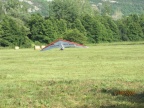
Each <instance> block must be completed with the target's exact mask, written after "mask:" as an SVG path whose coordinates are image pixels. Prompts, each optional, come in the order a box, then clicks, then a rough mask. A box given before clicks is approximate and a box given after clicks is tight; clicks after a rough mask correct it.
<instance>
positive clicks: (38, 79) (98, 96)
mask: <svg viewBox="0 0 144 108" xmlns="http://www.w3.org/2000/svg"><path fill="white" fill-rule="evenodd" d="M0 108H144V42H143V43H141V44H135V45H132V44H128V45H127V44H106V45H104V44H99V45H93V46H89V48H87V49H79V48H68V49H65V50H64V51H59V50H58V49H54V50H50V51H45V52H40V51H35V50H33V49H20V50H14V49H0Z"/></svg>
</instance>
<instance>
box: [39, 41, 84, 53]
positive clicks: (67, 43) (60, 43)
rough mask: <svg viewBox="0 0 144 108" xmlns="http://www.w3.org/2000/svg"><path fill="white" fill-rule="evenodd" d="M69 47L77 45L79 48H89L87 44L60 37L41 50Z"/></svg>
mask: <svg viewBox="0 0 144 108" xmlns="http://www.w3.org/2000/svg"><path fill="white" fill-rule="evenodd" d="M67 47H77V48H87V46H84V45H81V44H78V43H75V42H70V41H67V40H63V39H58V40H56V41H54V42H52V43H50V44H49V45H47V46H46V47H44V48H43V49H42V50H41V51H46V50H50V49H53V48H60V49H62V50H63V49H64V48H67Z"/></svg>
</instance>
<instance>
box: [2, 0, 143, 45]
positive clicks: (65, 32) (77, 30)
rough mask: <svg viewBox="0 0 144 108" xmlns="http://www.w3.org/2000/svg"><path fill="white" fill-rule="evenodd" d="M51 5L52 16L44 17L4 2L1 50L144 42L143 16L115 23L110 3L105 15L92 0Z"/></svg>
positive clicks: (59, 0)
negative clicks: (58, 44)
mask: <svg viewBox="0 0 144 108" xmlns="http://www.w3.org/2000/svg"><path fill="white" fill-rule="evenodd" d="M37 2H41V1H40V0H37ZM42 2H43V1H42ZM47 3H49V5H48V6H49V7H48V8H49V10H47V11H48V15H47V16H42V15H41V14H38V13H33V14H32V13H31V14H30V13H28V12H27V10H28V7H27V5H26V4H25V3H24V2H19V1H18V0H10V1H5V2H4V1H1V2H0V8H1V10H0V46H2V47H7V46H8V47H13V46H15V45H18V46H21V47H31V44H32V43H35V44H38V43H40V44H48V43H51V42H52V41H54V40H56V39H58V38H65V39H69V40H71V41H76V42H79V43H102V42H117V41H141V40H144V15H143V14H142V15H136V14H132V15H129V16H127V17H122V18H121V19H119V18H117V20H116V19H115V20H114V19H113V18H112V17H111V14H112V12H111V9H110V7H109V6H110V4H109V3H108V4H107V2H105V7H104V8H101V9H102V10H101V12H103V13H98V12H97V10H96V8H94V7H93V8H92V7H91V4H90V3H89V1H88V0H77V1H75V0H53V1H51V2H47ZM46 5H47V4H46ZM73 35H74V36H73Z"/></svg>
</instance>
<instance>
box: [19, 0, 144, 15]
mask: <svg viewBox="0 0 144 108" xmlns="http://www.w3.org/2000/svg"><path fill="white" fill-rule="evenodd" d="M19 1H21V2H25V3H27V4H28V7H29V10H28V11H29V12H38V13H40V14H42V15H44V16H48V15H49V12H48V10H49V6H48V4H49V2H50V1H52V0H19ZM90 3H91V4H92V6H93V5H94V6H96V7H97V9H98V10H99V12H100V11H102V9H104V7H105V5H107V6H108V7H109V10H110V11H111V15H112V14H114V13H115V12H117V11H119V12H121V13H122V14H123V15H125V16H127V15H130V14H144V5H143V4H144V0H90Z"/></svg>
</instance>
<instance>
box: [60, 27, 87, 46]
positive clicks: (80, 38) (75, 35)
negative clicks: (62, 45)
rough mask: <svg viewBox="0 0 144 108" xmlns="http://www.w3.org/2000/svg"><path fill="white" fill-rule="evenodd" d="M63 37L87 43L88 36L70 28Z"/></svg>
mask: <svg viewBox="0 0 144 108" xmlns="http://www.w3.org/2000/svg"><path fill="white" fill-rule="evenodd" d="M63 38H64V39H66V40H69V41H73V42H77V43H80V44H84V43H86V39H87V38H86V36H84V35H83V34H82V33H81V32H80V31H79V30H77V29H72V30H68V31H67V32H66V33H64V36H63Z"/></svg>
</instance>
